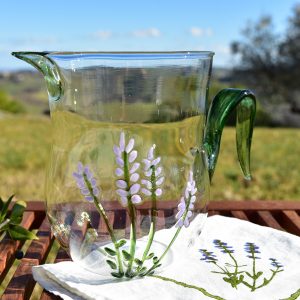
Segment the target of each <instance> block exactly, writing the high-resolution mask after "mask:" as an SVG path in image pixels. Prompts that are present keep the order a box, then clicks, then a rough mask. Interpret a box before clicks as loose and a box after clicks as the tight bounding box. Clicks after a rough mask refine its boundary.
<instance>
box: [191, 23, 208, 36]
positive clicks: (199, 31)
mask: <svg viewBox="0 0 300 300" xmlns="http://www.w3.org/2000/svg"><path fill="white" fill-rule="evenodd" d="M189 32H190V34H191V35H192V36H195V37H201V36H212V35H213V31H212V29H211V28H200V27H195V26H193V27H191V28H190V29H189Z"/></svg>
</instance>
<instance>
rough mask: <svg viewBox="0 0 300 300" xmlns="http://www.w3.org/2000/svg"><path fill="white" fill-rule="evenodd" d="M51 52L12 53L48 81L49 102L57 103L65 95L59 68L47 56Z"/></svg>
mask: <svg viewBox="0 0 300 300" xmlns="http://www.w3.org/2000/svg"><path fill="white" fill-rule="evenodd" d="M47 54H49V52H12V55H13V56H15V57H17V58H19V59H21V60H24V61H26V62H27V63H29V64H31V65H32V66H34V67H35V68H36V69H37V70H39V71H40V72H41V73H42V74H43V75H44V79H45V81H46V85H47V90H48V95H49V100H52V101H57V100H59V99H60V97H61V96H62V93H63V88H62V80H61V76H60V72H59V68H58V66H57V65H56V64H55V62H54V61H53V60H52V59H51V58H49V57H48V56H47Z"/></svg>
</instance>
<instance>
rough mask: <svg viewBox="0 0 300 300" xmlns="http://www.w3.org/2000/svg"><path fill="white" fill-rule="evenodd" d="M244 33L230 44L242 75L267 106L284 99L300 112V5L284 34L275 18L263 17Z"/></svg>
mask: <svg viewBox="0 0 300 300" xmlns="http://www.w3.org/2000/svg"><path fill="white" fill-rule="evenodd" d="M242 36H243V38H242V39H241V41H238V42H233V43H232V45H231V49H232V53H233V54H235V55H237V56H238V57H239V64H238V66H237V68H236V69H235V72H236V74H237V75H238V76H239V78H243V81H245V83H247V85H249V86H250V87H252V88H255V91H256V93H258V94H259V95H260V99H261V100H262V104H264V106H265V107H267V106H270V105H271V106H273V105H274V104H278V103H284V102H285V103H289V105H290V107H291V110H292V111H294V112H299V113H300V6H296V7H295V8H294V9H293V15H292V17H291V18H290V20H289V24H288V28H287V31H286V33H285V34H284V35H282V36H280V35H278V34H277V33H275V32H274V26H273V23H272V18H271V17H270V16H264V17H261V18H260V19H259V20H258V21H257V22H256V23H254V24H253V23H249V24H248V25H247V27H246V28H245V29H244V30H243V32H242Z"/></svg>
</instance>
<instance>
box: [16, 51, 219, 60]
mask: <svg viewBox="0 0 300 300" xmlns="http://www.w3.org/2000/svg"><path fill="white" fill-rule="evenodd" d="M11 54H12V55H14V56H17V55H41V56H50V57H51V56H62V57H63V56H84V55H87V56H94V55H95V56H99V57H101V56H103V57H104V58H109V57H111V58H121V57H127V58H131V59H134V57H135V56H136V57H145V58H147V57H148V58H151V57H153V59H155V58H166V59H168V58H185V59H196V58H212V57H213V56H214V54H215V53H214V52H213V51H40V52H39V51H14V52H12V53H11Z"/></svg>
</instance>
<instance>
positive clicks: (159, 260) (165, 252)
mask: <svg viewBox="0 0 300 300" xmlns="http://www.w3.org/2000/svg"><path fill="white" fill-rule="evenodd" d="M191 198H192V195H191V194H189V198H188V201H187V204H186V209H185V212H184V214H183V216H182V219H183V222H184V220H185V218H186V216H187V213H188V211H189V206H190V202H191ZM181 229H182V226H181V227H178V229H177V230H176V232H175V234H174V236H173V238H172V240H171V242H170V243H169V245H168V246H167V248H166V250H165V251H164V252H163V254H162V255H161V256H160V258H159V259H158V260H157V262H156V263H155V264H154V265H153V266H152V267H151V268H150V269H149V270H148V271H147V272H146V273H145V275H148V274H150V273H151V272H152V271H153V270H154V269H155V268H156V266H157V265H158V264H159V263H160V262H161V260H162V259H163V258H164V257H165V255H166V254H167V253H168V251H169V249H170V248H171V246H172V245H173V244H174V242H175V240H176V238H177V236H178V234H179V233H180V231H181Z"/></svg>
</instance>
